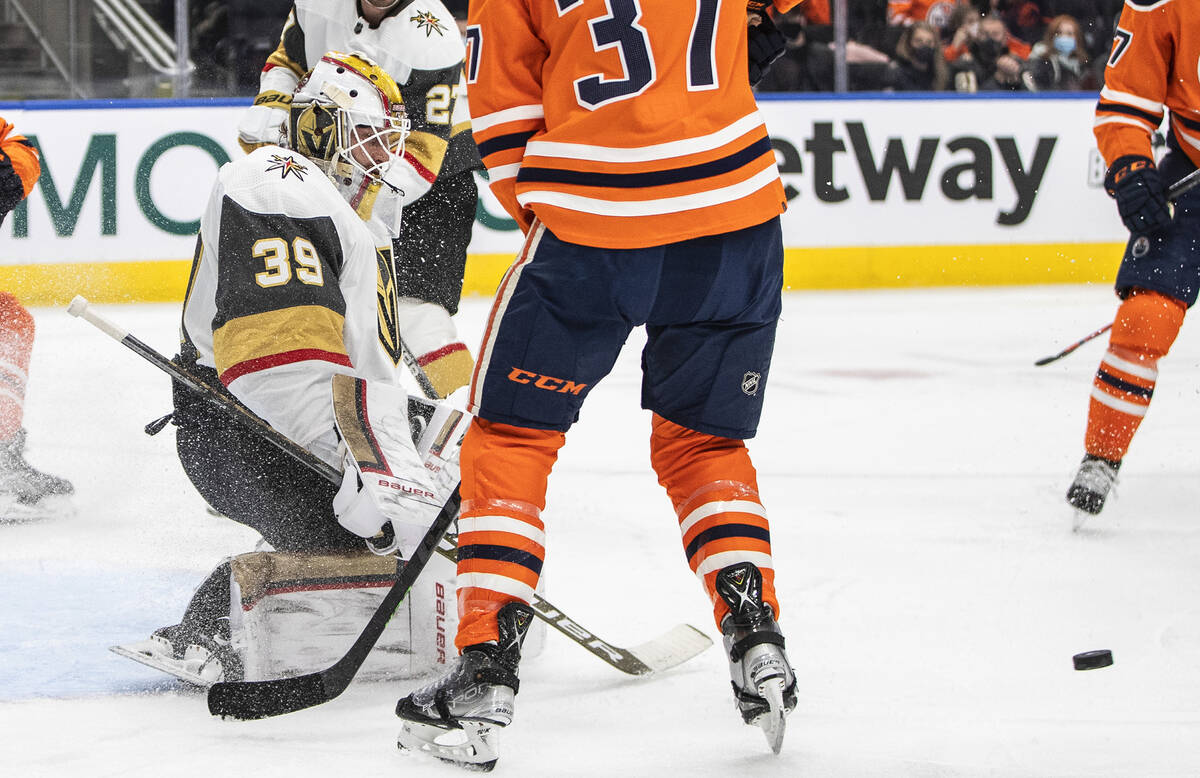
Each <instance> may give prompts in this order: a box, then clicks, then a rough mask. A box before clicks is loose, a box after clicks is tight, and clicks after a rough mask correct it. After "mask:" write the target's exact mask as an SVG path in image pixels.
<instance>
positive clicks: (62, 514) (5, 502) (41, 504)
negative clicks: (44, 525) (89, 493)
mask: <svg viewBox="0 0 1200 778" xmlns="http://www.w3.org/2000/svg"><path fill="white" fill-rule="evenodd" d="M74 516H75V505H74V503H72V502H71V498H70V497H68V496H67V495H57V494H56V495H50V496H49V497H43V498H42V499H40V500H38V501H37V502H34V503H24V502H21V501H19V500H16V499H13V497H12V496H11V495H4V496H3V497H0V524H29V523H32V522H37V521H49V520H53V519H70V518H73V517H74Z"/></svg>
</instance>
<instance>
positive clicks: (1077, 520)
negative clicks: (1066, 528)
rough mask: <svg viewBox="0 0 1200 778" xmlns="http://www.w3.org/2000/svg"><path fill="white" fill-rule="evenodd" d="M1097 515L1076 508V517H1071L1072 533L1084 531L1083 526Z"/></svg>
mask: <svg viewBox="0 0 1200 778" xmlns="http://www.w3.org/2000/svg"><path fill="white" fill-rule="evenodd" d="M1095 515H1096V514H1094V513H1088V512H1087V511H1085V510H1082V509H1080V508H1076V509H1075V511H1074V515H1073V516H1072V517H1071V531H1072V532H1078V531H1079V530H1081V529H1083V525H1084V524H1086V523H1087V521H1088V519H1090V518H1092V517H1093V516H1095Z"/></svg>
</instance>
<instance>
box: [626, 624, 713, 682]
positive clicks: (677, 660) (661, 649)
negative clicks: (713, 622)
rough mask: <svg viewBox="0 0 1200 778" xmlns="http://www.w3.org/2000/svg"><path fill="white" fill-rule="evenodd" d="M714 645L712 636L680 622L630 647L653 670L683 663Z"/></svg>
mask: <svg viewBox="0 0 1200 778" xmlns="http://www.w3.org/2000/svg"><path fill="white" fill-rule="evenodd" d="M711 645H712V638H710V637H709V636H708V635H705V634H704V633H703V632H701V631H700V630H698V629H696V628H695V627H693V626H692V625H691V624H679V625H677V626H676V627H674V628H673V629H671V630H670V631H668V632H666V633H664V634H662V635H659V636H658V637H657V638H655V639H653V640H649V641H646V642H645V643H642V644H641V645H639V646H634V647H633V648H631V649H629V653H631V654H633V655H634V656H635V657H637V658H638V659H639V660H640V661H641V662H642V664H644V665H646V667H648V668H649V669H650V671H651V672H661V671H663V670H669V669H671V668H672V667H676V666H678V665H681V664H683V663H684V662H686V661H688V660H689V659H691V658H692V657H694V656H696V655H698V654H699V653H701V652H702V651H704V650H705V649H706V648H708V647H709V646H711Z"/></svg>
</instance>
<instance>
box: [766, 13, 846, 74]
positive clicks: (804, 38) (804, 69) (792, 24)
mask: <svg viewBox="0 0 1200 778" xmlns="http://www.w3.org/2000/svg"><path fill="white" fill-rule="evenodd" d="M775 26H776V27H777V28H778V29H779V32H780V33H781V34H782V35H783V37H784V40H786V41H787V50H786V51H784V53H783V56H781V57H780V58H779V59H777V60H775V63H774V64H773V65H771V67H770V69H769V70H767V74H766V75H765V76H763V78H762V80H761V81H759V82H758V84H757V85H755V90H756V91H759V92H832V91H833V50H832V49H831V48H830V47H829V44H828V43H821V42H818V41H814V40H811V39H810V38H809V36H808V29H807V23H806V21H805V17H804V15H803V14H802V13H799V12H797V10H796V9H793V10H791V11H788V12H787V13H786V14H783V15H781V16H780V17H779V18H778V19H776V20H775Z"/></svg>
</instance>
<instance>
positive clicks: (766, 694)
mask: <svg viewBox="0 0 1200 778" xmlns="http://www.w3.org/2000/svg"><path fill="white" fill-rule="evenodd" d="M716 587H717V594H719V595H720V596H721V599H722V600H724V601H725V603H726V604H727V605H728V606H729V615H728V616H726V617H725V620H724V622H722V624H721V633H722V635H724V642H725V655H726V656H727V657H728V659H729V675H730V677H731V678H732V683H733V696H734V698H735V699H736V700H737V706H738V711H739V712H741V714H742V720H743V721H745V722H746V723H747V724H757V725H758V726H759V727H761V728H762V731H763V734H765V735H766V736H767V744H768V745H769V746H770V747H771V750H772V751H774V752H775V753H777V754H778V753H779V749H780V748H781V747H782V746H783V735H784V729H785V725H786V721H787V715H788V714H789V713H791V712H792V709H793V708H795V707H796V676H795V673H793V672H792V666H791V664H790V663H789V662H788V658H787V654H786V653H785V652H784V646H783V643H784V641H783V633H782V632H781V631H780V629H779V624H778V623H777V622H776V621H775V616H774V614H773V613H772V612H771V606H770V605H765V604H763V601H762V572H761V571H759V569H758V568H757V567H755V566H754V565H753V564H751V563H749V562H739V563H738V564H736V565H730V566H729V567H726V568H723V569H722V570H721V571H720V572H719V573H717V580H716Z"/></svg>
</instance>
